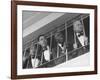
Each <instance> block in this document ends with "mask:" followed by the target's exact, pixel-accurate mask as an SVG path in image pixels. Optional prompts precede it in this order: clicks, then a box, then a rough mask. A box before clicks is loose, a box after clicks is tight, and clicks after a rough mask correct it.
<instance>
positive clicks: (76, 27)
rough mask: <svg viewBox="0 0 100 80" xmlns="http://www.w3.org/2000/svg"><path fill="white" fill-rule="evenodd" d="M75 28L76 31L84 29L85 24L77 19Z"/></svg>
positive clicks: (74, 24)
mask: <svg viewBox="0 0 100 80" xmlns="http://www.w3.org/2000/svg"><path fill="white" fill-rule="evenodd" d="M73 28H74V31H75V32H81V31H83V25H82V23H81V21H79V20H77V21H75V22H74V23H73Z"/></svg>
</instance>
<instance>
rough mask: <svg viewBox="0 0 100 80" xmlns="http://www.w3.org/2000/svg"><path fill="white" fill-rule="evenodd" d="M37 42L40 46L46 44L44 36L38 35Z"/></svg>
mask: <svg viewBox="0 0 100 80" xmlns="http://www.w3.org/2000/svg"><path fill="white" fill-rule="evenodd" d="M39 44H40V45H41V46H42V47H45V46H47V40H46V38H45V37H44V36H40V38H39Z"/></svg>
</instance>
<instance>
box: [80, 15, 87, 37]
mask: <svg viewBox="0 0 100 80" xmlns="http://www.w3.org/2000/svg"><path fill="white" fill-rule="evenodd" d="M81 22H82V25H83V34H84V37H85V36H86V34H85V27H84V22H83V18H82V16H81Z"/></svg>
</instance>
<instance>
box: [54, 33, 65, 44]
mask: <svg viewBox="0 0 100 80" xmlns="http://www.w3.org/2000/svg"><path fill="white" fill-rule="evenodd" d="M54 37H55V40H56V41H57V43H63V42H64V36H63V35H62V33H61V32H56V33H55V35H54Z"/></svg>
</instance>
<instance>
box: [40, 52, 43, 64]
mask: <svg viewBox="0 0 100 80" xmlns="http://www.w3.org/2000/svg"><path fill="white" fill-rule="evenodd" d="M42 62H43V52H42V56H41V62H40V65H42Z"/></svg>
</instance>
